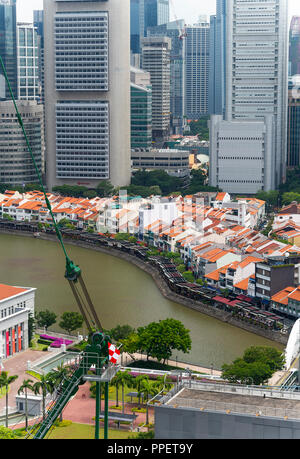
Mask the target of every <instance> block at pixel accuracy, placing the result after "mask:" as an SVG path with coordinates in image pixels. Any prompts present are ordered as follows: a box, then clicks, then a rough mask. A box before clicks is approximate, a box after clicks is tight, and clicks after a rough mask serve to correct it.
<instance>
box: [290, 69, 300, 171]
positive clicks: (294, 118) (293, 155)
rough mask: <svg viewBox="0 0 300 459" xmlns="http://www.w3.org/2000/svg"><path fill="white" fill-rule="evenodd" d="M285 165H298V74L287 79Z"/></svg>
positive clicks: (299, 142)
mask: <svg viewBox="0 0 300 459" xmlns="http://www.w3.org/2000/svg"><path fill="white" fill-rule="evenodd" d="M288 102H289V103H288V135H287V139H288V140H287V166H288V167H298V166H300V76H298V77H292V78H291V79H290V81H289V95H288Z"/></svg>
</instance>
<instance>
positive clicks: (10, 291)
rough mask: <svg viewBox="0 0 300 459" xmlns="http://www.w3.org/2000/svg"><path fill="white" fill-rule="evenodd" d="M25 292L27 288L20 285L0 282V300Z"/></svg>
mask: <svg viewBox="0 0 300 459" xmlns="http://www.w3.org/2000/svg"><path fill="white" fill-rule="evenodd" d="M23 292H27V289H25V288H21V287H12V286H11V285H5V284H0V301H2V300H5V299H7V298H11V297H12V296H15V295H18V294H19V293H23Z"/></svg>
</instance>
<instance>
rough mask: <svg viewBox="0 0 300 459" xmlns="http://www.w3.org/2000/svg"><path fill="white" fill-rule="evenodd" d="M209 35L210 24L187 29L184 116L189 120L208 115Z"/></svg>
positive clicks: (191, 26)
mask: <svg viewBox="0 0 300 459" xmlns="http://www.w3.org/2000/svg"><path fill="white" fill-rule="evenodd" d="M202 19H204V20H205V17H202V16H200V18H199V20H202ZM209 34H210V24H209V23H208V22H201V23H199V24H194V25H189V26H186V27H185V40H184V42H185V75H184V80H185V97H184V99H185V110H184V112H185V113H184V114H185V116H186V117H187V118H188V119H194V120H198V119H199V118H200V117H201V116H204V115H207V113H208V81H209V80H208V78H209Z"/></svg>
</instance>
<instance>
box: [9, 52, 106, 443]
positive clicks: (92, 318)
mask: <svg viewBox="0 0 300 459" xmlns="http://www.w3.org/2000/svg"><path fill="white" fill-rule="evenodd" d="M0 67H1V68H2V71H3V75H4V77H5V80H6V83H7V87H8V90H9V93H10V96H11V99H12V101H13V103H14V107H15V111H16V116H17V120H18V123H19V125H20V127H21V129H22V132H23V135H24V138H25V141H26V145H27V148H28V151H29V154H30V156H31V159H32V162H33V164H34V168H35V171H36V174H37V177H38V180H39V183H40V186H41V188H42V191H43V194H44V197H45V202H46V205H47V208H48V210H49V213H50V215H51V218H52V221H53V225H54V228H55V232H56V235H57V238H58V240H59V243H60V245H61V247H62V250H63V252H64V255H65V259H66V269H65V278H66V279H67V280H68V282H69V285H70V287H71V290H72V292H73V295H74V298H75V300H76V303H77V305H78V308H79V310H80V313H81V315H82V316H83V318H84V321H85V324H86V326H87V328H88V331H89V343H88V346H87V347H86V349H85V351H84V352H83V353H82V354H80V362H79V365H78V366H77V367H76V369H75V371H74V372H73V374H72V375H71V377H69V378H67V379H65V380H64V381H63V382H62V384H61V385H60V387H59V389H58V397H57V398H56V400H55V401H54V402H53V403H52V405H51V406H50V407H49V408H48V410H47V415H46V417H45V419H44V420H43V421H42V422H41V424H40V425H39V428H38V430H37V431H36V432H35V434H34V437H33V438H34V439H43V438H45V436H46V434H47V433H48V432H49V430H50V429H51V426H52V425H53V423H54V422H55V420H56V419H57V418H58V417H59V415H60V413H61V412H62V410H63V409H64V408H65V406H66V404H67V403H68V401H69V400H70V398H71V397H73V396H74V395H75V394H76V392H77V391H78V388H79V386H80V385H82V384H84V383H85V381H86V380H85V376H86V375H87V373H88V371H89V370H90V369H91V368H93V370H94V372H95V373H96V375H95V380H96V426H95V438H96V439H98V438H99V417H100V382H101V381H103V382H105V417H104V420H105V422H104V438H105V439H106V438H107V437H108V385H109V380H110V379H111V377H112V376H113V372H109V369H108V370H107V371H106V372H105V374H104V372H103V369H104V367H106V366H107V365H108V364H109V353H108V342H109V337H108V336H106V335H105V334H104V333H103V328H102V325H101V323H100V320H99V318H98V316H97V313H96V310H95V307H94V305H93V302H92V300H91V298H90V295H89V293H88V290H87V288H86V285H85V282H84V280H83V277H82V271H81V269H80V267H79V266H77V265H76V264H75V263H74V262H73V261H72V260H71V259H70V257H69V256H68V254H67V251H66V248H65V245H64V243H63V238H62V234H61V232H60V229H59V227H58V225H57V222H56V220H55V217H54V215H53V212H52V208H51V204H50V201H49V199H48V196H47V194H46V190H45V188H44V185H43V181H42V178H41V175H40V171H39V169H38V167H37V164H36V161H35V158H34V155H33V152H32V149H31V146H30V142H29V139H28V136H27V133H26V130H25V127H24V123H23V120H22V117H21V115H20V113H19V110H18V107H17V104H16V101H15V98H14V95H13V92H12V89H11V85H10V82H9V79H8V76H7V72H6V69H5V66H4V63H3V59H2V57H1V56H0ZM103 374H104V376H103ZM101 375H102V376H101Z"/></svg>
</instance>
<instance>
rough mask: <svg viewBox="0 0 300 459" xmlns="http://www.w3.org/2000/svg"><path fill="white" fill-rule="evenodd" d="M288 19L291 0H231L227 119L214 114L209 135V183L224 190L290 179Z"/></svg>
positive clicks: (245, 189)
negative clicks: (288, 143) (287, 155)
mask: <svg viewBox="0 0 300 459" xmlns="http://www.w3.org/2000/svg"><path fill="white" fill-rule="evenodd" d="M287 18H288V12H287V0H251V1H250V0H226V46H225V50H224V52H225V53H226V56H225V62H226V69H225V80H226V83H225V90H226V97H225V100H226V104H225V105H226V106H225V119H224V120H223V119H222V118H221V119H220V117H219V116H215V115H212V117H211V139H210V140H211V146H210V154H211V169H210V184H211V185H213V186H219V187H220V188H221V189H222V190H224V191H228V192H231V193H247V194H254V193H256V192H257V191H259V190H261V189H263V190H266V191H269V190H274V189H276V188H277V187H278V186H279V185H280V183H282V181H283V180H284V178H285V163H286V132H287V84H288V79H287V77H288V53H287V51H288V29H287ZM266 139H269V140H268V141H267V142H266ZM271 139H272V141H271Z"/></svg>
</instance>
